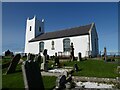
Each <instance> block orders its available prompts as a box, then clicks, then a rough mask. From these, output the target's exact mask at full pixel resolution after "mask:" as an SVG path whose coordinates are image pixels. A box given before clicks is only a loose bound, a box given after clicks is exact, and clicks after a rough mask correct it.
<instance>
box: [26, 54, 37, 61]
mask: <svg viewBox="0 0 120 90" xmlns="http://www.w3.org/2000/svg"><path fill="white" fill-rule="evenodd" d="M34 58H35V55H33V54H30V53H29V54H28V56H27V60H34Z"/></svg>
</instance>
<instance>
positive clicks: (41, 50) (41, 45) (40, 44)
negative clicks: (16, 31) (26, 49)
mask: <svg viewBox="0 0 120 90" xmlns="http://www.w3.org/2000/svg"><path fill="white" fill-rule="evenodd" d="M43 50H44V42H40V43H39V52H43Z"/></svg>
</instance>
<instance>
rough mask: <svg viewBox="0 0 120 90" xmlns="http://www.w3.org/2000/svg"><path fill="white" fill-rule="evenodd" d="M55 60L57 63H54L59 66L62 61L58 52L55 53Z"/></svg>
mask: <svg viewBox="0 0 120 90" xmlns="http://www.w3.org/2000/svg"><path fill="white" fill-rule="evenodd" d="M54 61H55V63H54V64H55V66H58V67H59V64H60V62H59V58H58V56H57V53H55V57H54Z"/></svg>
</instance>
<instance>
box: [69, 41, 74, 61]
mask: <svg viewBox="0 0 120 90" xmlns="http://www.w3.org/2000/svg"><path fill="white" fill-rule="evenodd" d="M74 60H75V57H74V47H73V43H71V46H70V61H74Z"/></svg>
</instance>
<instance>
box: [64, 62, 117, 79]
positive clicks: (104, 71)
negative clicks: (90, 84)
mask: <svg viewBox="0 0 120 90" xmlns="http://www.w3.org/2000/svg"><path fill="white" fill-rule="evenodd" d="M75 63H77V65H78V67H79V69H80V71H78V72H75V73H74V75H77V76H88V77H105V78H116V77H117V76H118V74H117V71H116V69H117V63H115V62H113V63H112V62H104V61H103V60H86V61H81V62H77V61H74V62H64V64H65V65H66V66H74V64H75Z"/></svg>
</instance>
